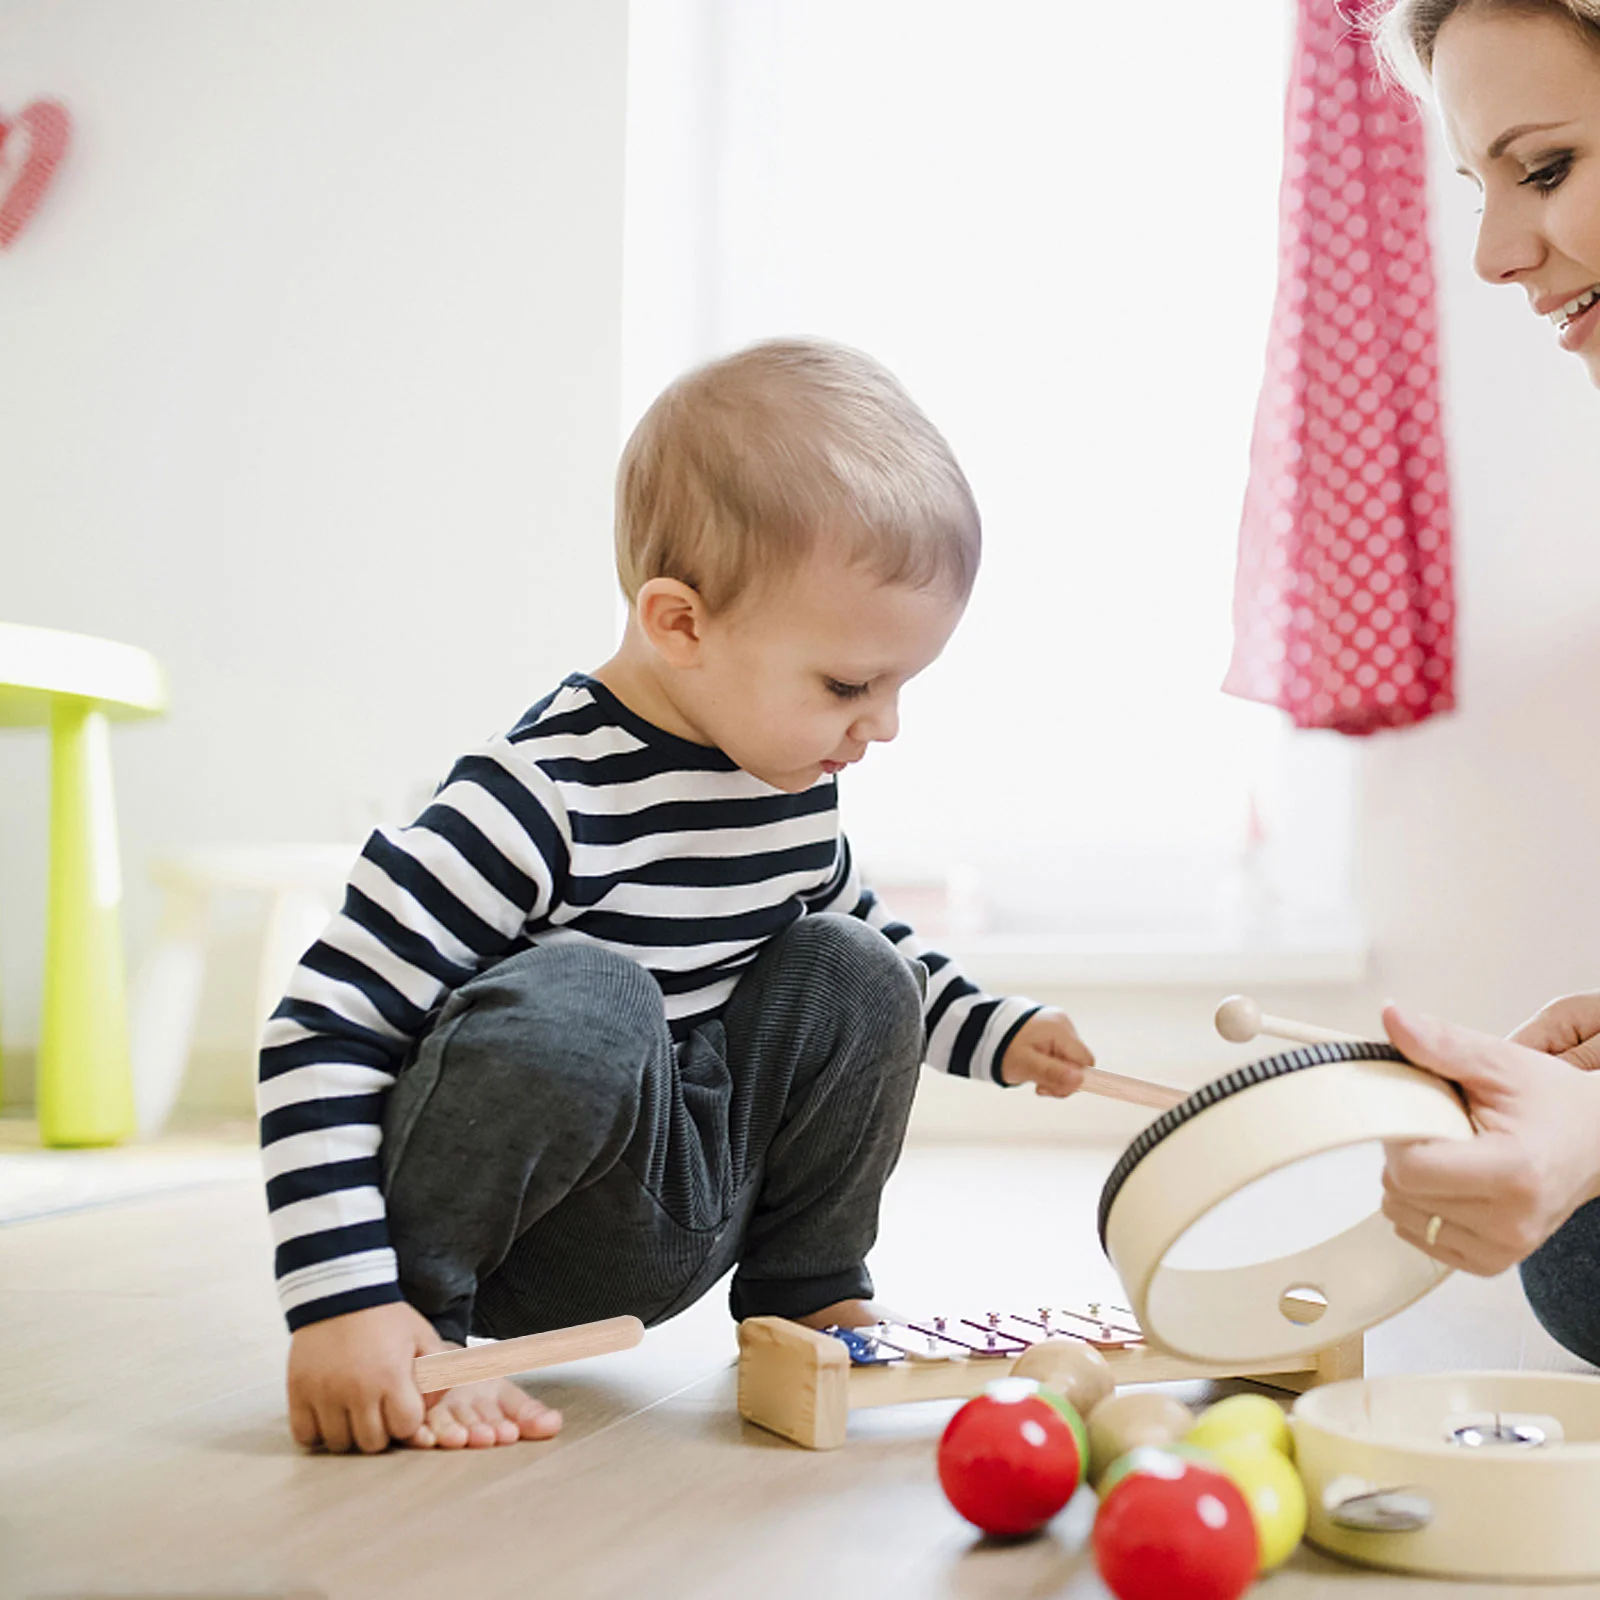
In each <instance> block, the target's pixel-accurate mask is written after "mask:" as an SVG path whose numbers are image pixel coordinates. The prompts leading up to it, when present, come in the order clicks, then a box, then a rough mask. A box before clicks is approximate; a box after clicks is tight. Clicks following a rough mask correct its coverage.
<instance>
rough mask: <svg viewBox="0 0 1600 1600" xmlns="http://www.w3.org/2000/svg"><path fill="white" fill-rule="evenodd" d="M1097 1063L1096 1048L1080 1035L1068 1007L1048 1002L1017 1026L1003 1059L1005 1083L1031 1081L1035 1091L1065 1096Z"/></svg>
mask: <svg viewBox="0 0 1600 1600" xmlns="http://www.w3.org/2000/svg"><path fill="white" fill-rule="evenodd" d="M1093 1065H1094V1051H1092V1050H1091V1049H1090V1048H1089V1047H1088V1045H1086V1044H1085V1043H1084V1042H1083V1040H1082V1039H1080V1038H1079V1037H1078V1030H1077V1029H1076V1028H1075V1027H1073V1025H1072V1018H1071V1017H1069V1016H1068V1015H1067V1014H1066V1012H1065V1011H1057V1010H1056V1009H1055V1007H1053V1006H1046V1007H1045V1009H1044V1010H1043V1011H1036V1012H1034V1014H1033V1015H1032V1016H1031V1017H1029V1018H1028V1020H1027V1021H1026V1022H1025V1023H1023V1025H1022V1026H1021V1027H1020V1028H1018V1029H1017V1031H1016V1033H1015V1034H1014V1035H1013V1036H1012V1039H1011V1043H1010V1044H1008V1045H1007V1046H1006V1053H1005V1055H1004V1056H1002V1057H1001V1060H1000V1077H1001V1079H1002V1080H1003V1081H1004V1082H1006V1083H1031V1084H1032V1085H1033V1092H1034V1093H1035V1094H1047V1095H1051V1096H1053V1097H1054V1098H1055V1099H1058V1100H1060V1099H1064V1098H1065V1097H1066V1096H1067V1095H1069V1094H1074V1093H1076V1092H1077V1090H1079V1089H1081V1088H1082V1087H1083V1072H1084V1068H1085V1067H1092V1066H1093Z"/></svg>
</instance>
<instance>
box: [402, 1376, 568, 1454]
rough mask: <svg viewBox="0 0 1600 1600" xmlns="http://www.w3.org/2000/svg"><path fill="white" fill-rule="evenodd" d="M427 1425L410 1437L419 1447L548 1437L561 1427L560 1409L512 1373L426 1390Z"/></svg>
mask: <svg viewBox="0 0 1600 1600" xmlns="http://www.w3.org/2000/svg"><path fill="white" fill-rule="evenodd" d="M423 1401H424V1403H425V1404H426V1406H427V1408H428V1411H427V1415H426V1416H425V1417H424V1418H423V1422H422V1426H421V1427H420V1428H418V1429H417V1431H416V1432H415V1433H414V1434H412V1435H411V1437H410V1438H409V1439H407V1440H406V1441H405V1442H406V1443H407V1444H408V1445H410V1446H411V1447H412V1449H414V1450H432V1449H435V1448H437V1449H440V1450H461V1449H465V1448H468V1447H471V1448H474V1449H485V1448H487V1447H488V1446H490V1445H496V1444H515V1443H516V1442H517V1441H518V1440H519V1439H549V1438H552V1437H553V1436H554V1435H555V1434H557V1433H559V1432H560V1431H561V1413H560V1412H559V1411H552V1410H551V1408H550V1407H549V1406H547V1405H542V1404H541V1403H540V1402H539V1401H537V1400H535V1399H534V1398H533V1396H532V1395H531V1394H527V1393H525V1392H524V1391H523V1390H521V1389H519V1388H518V1387H517V1386H516V1384H514V1383H513V1382H512V1381H511V1380H510V1379H509V1378H486V1379H484V1381H483V1382H481V1383H461V1384H457V1385H456V1387H455V1388H454V1389H445V1390H443V1391H441V1392H440V1393H438V1394H430V1395H424V1396H423Z"/></svg>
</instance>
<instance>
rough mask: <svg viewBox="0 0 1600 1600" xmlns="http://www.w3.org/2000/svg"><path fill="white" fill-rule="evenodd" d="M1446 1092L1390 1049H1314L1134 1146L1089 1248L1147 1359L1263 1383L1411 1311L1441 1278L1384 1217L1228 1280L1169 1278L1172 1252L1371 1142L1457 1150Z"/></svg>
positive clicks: (1240, 1078)
mask: <svg viewBox="0 0 1600 1600" xmlns="http://www.w3.org/2000/svg"><path fill="white" fill-rule="evenodd" d="M1472 1134H1473V1128H1472V1123H1471V1121H1470V1120H1469V1118H1468V1116H1467V1113H1466V1110H1465V1108H1464V1107H1463V1104H1462V1101H1461V1098H1460V1095H1459V1093H1458V1092H1457V1091H1456V1089H1455V1088H1454V1087H1453V1086H1452V1085H1450V1084H1447V1083H1445V1082H1444V1081H1443V1080H1442V1079H1440V1078H1437V1077H1435V1076H1434V1075H1433V1074H1432V1073H1429V1072H1425V1071H1423V1070H1422V1069H1421V1068H1419V1067H1414V1066H1411V1065H1410V1064H1409V1063H1407V1062H1406V1060H1405V1058H1404V1057H1403V1056H1402V1055H1401V1054H1400V1053H1399V1051H1397V1050H1396V1049H1394V1047H1393V1046H1392V1045H1389V1044H1379V1043H1372V1042H1368V1041H1365V1040H1353V1041H1348V1042H1345V1041H1337V1042H1331V1043H1326V1044H1316V1045H1309V1046H1307V1047H1305V1048H1303V1049H1299V1050H1292V1051H1287V1052H1285V1053H1283V1054H1280V1055H1274V1056H1268V1057H1266V1058H1265V1059H1263V1060H1261V1061H1256V1062H1252V1063H1251V1064H1250V1065H1249V1066H1246V1067H1241V1068H1239V1069H1238V1070H1237V1071H1235V1072H1230V1073H1227V1074H1225V1075H1224V1076H1222V1077H1220V1078H1217V1079H1215V1080H1214V1081H1213V1082H1211V1083H1208V1084H1206V1085H1205V1086H1204V1087H1202V1088H1201V1089H1199V1090H1197V1091H1196V1092H1195V1093H1194V1094H1192V1095H1190V1096H1189V1097H1188V1098H1187V1099H1185V1100H1183V1101H1182V1102H1181V1103H1179V1104H1178V1105H1176V1106H1174V1107H1173V1108H1172V1109H1171V1110H1169V1111H1167V1112H1165V1113H1164V1114H1163V1115H1161V1116H1159V1117H1157V1118H1156V1119H1155V1121H1154V1122H1152V1123H1151V1124H1150V1125H1149V1126H1148V1127H1147V1128H1145V1129H1144V1131H1143V1132H1142V1133H1140V1134H1139V1135H1138V1136H1137V1137H1136V1138H1135V1139H1134V1140H1133V1142H1132V1143H1131V1144H1130V1145H1129V1146H1128V1148H1127V1149H1126V1150H1125V1151H1124V1152H1123V1155H1122V1158H1121V1159H1120V1160H1119V1161H1118V1162H1117V1164H1116V1166H1115V1167H1114V1168H1113V1169H1112V1172H1111V1175H1110V1177H1109V1178H1108V1179H1107V1180H1106V1185H1105V1188H1104V1190H1103V1191H1102V1193H1101V1197H1100V1241H1101V1243H1102V1244H1103V1245H1104V1247H1105V1250H1106V1254H1107V1255H1108V1256H1109V1257H1110V1259H1111V1262H1112V1265H1113V1266H1115V1268H1116V1270H1117V1274H1118V1276H1119V1277H1120V1278H1121V1280H1122V1283H1123V1286H1124V1288H1125V1290H1126V1292H1127V1294H1128V1296H1129V1304H1130V1306H1131V1307H1132V1309H1133V1312H1134V1314H1135V1316H1136V1317H1137V1318H1138V1321H1139V1325H1140V1327H1141V1328H1142V1329H1143V1331H1144V1336H1145V1339H1146V1341H1147V1342H1148V1343H1149V1344H1150V1346H1151V1347H1152V1348H1154V1349H1159V1350H1164V1351H1166V1352H1168V1353H1170V1354H1172V1355H1175V1356H1180V1357H1183V1358H1184V1359H1186V1360H1189V1361H1197V1362H1236V1363H1249V1364H1252V1365H1255V1366H1256V1367H1257V1368H1258V1369H1263V1370H1264V1369H1266V1368H1268V1367H1270V1366H1271V1364H1272V1363H1274V1362H1279V1361H1282V1362H1292V1361H1297V1360H1299V1359H1302V1358H1304V1357H1305V1356H1306V1355H1307V1354H1309V1353H1310V1352H1312V1351H1315V1350H1318V1349H1321V1348H1322V1347H1324V1346H1326V1345H1331V1344H1336V1343H1338V1342H1340V1341H1342V1340H1345V1339H1348V1338H1350V1337H1351V1336H1352V1335H1355V1334H1359V1333H1361V1332H1362V1331H1364V1330H1365V1329H1367V1328H1370V1327H1372V1326H1373V1325H1374V1324H1375V1323H1378V1322H1381V1321H1383V1320H1384V1318H1386V1317H1389V1316H1392V1315H1393V1314H1394V1313H1395V1312H1397V1311H1400V1310H1403V1309H1404V1308H1405V1307H1406V1306H1408V1305H1410V1304H1411V1303H1412V1302H1413V1301H1415V1300H1418V1299H1420V1298H1421V1297H1422V1296H1423V1295H1425V1294H1426V1293H1427V1292H1428V1291H1429V1290H1430V1289H1432V1288H1434V1287H1435V1285H1437V1284H1438V1283H1439V1282H1440V1281H1441V1280H1442V1279H1444V1278H1445V1277H1447V1276H1448V1275H1449V1270H1450V1269H1449V1268H1447V1267H1444V1266H1442V1265H1440V1264H1439V1263H1438V1262H1436V1261H1434V1260H1433V1259H1432V1258H1431V1257H1430V1256H1427V1255H1425V1254H1423V1252H1422V1251H1420V1250H1418V1249H1415V1248H1414V1247H1413V1246H1411V1245H1409V1244H1407V1243H1405V1242H1404V1241H1403V1240H1402V1239H1400V1238H1399V1236H1398V1235H1397V1234H1396V1233H1395V1232H1394V1229H1393V1227H1392V1225H1391V1224H1390V1223H1389V1221H1388V1220H1387V1219H1386V1218H1385V1217H1384V1216H1383V1215H1382V1213H1381V1212H1378V1211H1374V1212H1373V1213H1372V1215H1370V1216H1369V1217H1367V1218H1365V1219H1364V1220H1363V1221H1361V1222H1360V1223H1358V1224H1356V1226H1355V1227H1353V1228H1350V1229H1347V1230H1346V1231H1345V1232H1344V1233H1341V1234H1338V1235H1337V1236H1335V1237H1334V1238H1331V1239H1327V1240H1325V1241H1322V1242H1321V1243H1318V1244H1316V1245H1314V1246H1312V1247H1311V1248H1309V1249H1306V1250H1303V1251H1300V1252H1298V1253H1296V1254H1293V1255H1288V1256H1283V1257H1280V1258H1278V1259H1276V1260H1271V1261H1261V1262H1253V1263H1250V1264H1248V1265H1242V1266H1238V1267H1230V1268H1223V1269H1208V1270H1195V1269H1189V1268H1180V1267H1170V1266H1167V1265H1166V1258H1167V1257H1168V1255H1169V1254H1171V1252H1172V1250H1173V1247H1174V1246H1175V1245H1176V1244H1177V1243H1178V1242H1179V1240H1180V1239H1182V1237H1183V1236H1184V1235H1185V1234H1186V1233H1187V1232H1188V1231H1189V1230H1190V1229H1191V1228H1192V1227H1194V1226H1195V1224H1197V1223H1198V1222H1199V1221H1200V1220H1201V1219H1202V1218H1203V1217H1205V1216H1206V1215H1207V1214H1208V1213H1210V1212H1212V1211H1214V1210H1215V1209H1216V1208H1217V1207H1218V1206H1220V1205H1221V1204H1222V1203H1223V1201H1225V1200H1227V1199H1228V1198H1230V1197H1231V1196H1233V1195H1235V1194H1237V1193H1239V1192H1240V1191H1241V1190H1243V1189H1245V1188H1248V1187H1249V1186H1250V1185H1251V1184H1253V1183H1255V1182H1258V1181H1259V1180H1260V1179H1262V1178H1265V1177H1267V1176H1269V1175H1271V1174H1272V1173H1275V1172H1279V1171H1282V1170H1283V1169H1284V1168H1287V1167H1290V1166H1292V1165H1294V1164H1295V1163H1297V1162H1300V1161H1305V1160H1308V1159H1310V1158H1311V1157H1313V1156H1318V1155H1324V1154H1327V1153H1328V1152H1330V1151H1334V1150H1338V1149H1343V1148H1348V1147H1350V1146H1354V1145H1359V1144H1365V1143H1369V1142H1371V1141H1376V1140H1406V1139H1464V1138H1470V1137H1472Z"/></svg>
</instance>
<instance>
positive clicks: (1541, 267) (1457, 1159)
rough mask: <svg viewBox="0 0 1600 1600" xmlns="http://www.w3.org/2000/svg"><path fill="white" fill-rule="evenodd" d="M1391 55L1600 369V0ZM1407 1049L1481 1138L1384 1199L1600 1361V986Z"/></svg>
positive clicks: (1489, 272)
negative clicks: (1505, 1023) (1459, 1091)
mask: <svg viewBox="0 0 1600 1600" xmlns="http://www.w3.org/2000/svg"><path fill="white" fill-rule="evenodd" d="M1382 10H1383V16H1382V20H1381V22H1380V23H1379V25H1378V40H1379V47H1380V52H1381V53H1382V54H1383V55H1384V57H1385V58H1386V60H1387V61H1388V62H1389V64H1390V65H1391V66H1392V67H1394V69H1395V70H1396V71H1397V73H1398V74H1399V75H1400V76H1401V77H1403V78H1405V79H1406V80H1407V81H1409V82H1411V83H1412V84H1413V85H1419V84H1420V83H1423V82H1425V83H1426V84H1427V85H1429V86H1431V90H1432V95H1433V99H1434V100H1435V102H1436V104H1437V107H1438V111H1439V115H1440V119H1441V121H1442V123H1443V125H1444V135H1445V140H1446V143H1447V145H1448V147H1449V150H1450V153H1451V155H1452V156H1453V158H1454V160H1455V162H1456V165H1457V166H1458V168H1459V169H1460V171H1461V172H1462V174H1463V175H1464V176H1465V177H1467V178H1468V179H1470V180H1471V181H1472V182H1473V183H1474V184H1476V185H1477V186H1478V188H1479V189H1480V191H1481V192H1482V196H1483V212H1482V215H1483V221H1482V223H1481V225H1480V227H1479V232H1478V247H1477V252H1476V257H1475V263H1474V264H1475V266H1476V268H1477V271H1478V274H1479V276H1480V277H1482V278H1484V279H1486V280H1487V281H1488V282H1490V283H1503V284H1512V285H1515V286H1517V287H1518V288H1520V289H1522V290H1523V292H1524V293H1525V294H1526V295H1527V297H1528V303H1529V306H1530V308H1531V309H1532V311H1533V312H1534V314H1535V315H1537V316H1541V317H1545V318H1548V319H1549V321H1550V322H1551V323H1552V325H1553V326H1554V328H1555V330H1556V337H1557V339H1558V340H1559V341H1560V343H1561V345H1562V348H1563V349H1566V350H1570V351H1571V352H1572V353H1573V354H1574V355H1576V356H1577V357H1578V359H1579V360H1581V361H1583V362H1584V363H1585V365H1586V366H1587V367H1588V369H1589V374H1590V377H1591V379H1592V380H1593V381H1594V382H1595V383H1596V384H1597V385H1600V331H1597V329H1600V0H1398V3H1396V4H1393V5H1391V6H1385V7H1383V8H1382ZM1384 1025H1385V1026H1386V1027H1387V1029H1388V1030H1389V1037H1390V1038H1391V1039H1392V1040H1393V1041H1394V1043H1395V1044H1396V1045H1398V1046H1399V1048H1400V1049H1401V1050H1403V1051H1404V1052H1405V1054H1406V1055H1407V1056H1408V1057H1410V1059H1411V1060H1413V1061H1415V1062H1417V1063H1418V1064H1419V1065H1420V1066H1424V1067H1427V1068H1429V1069H1430V1070H1432V1071H1434V1072H1436V1073H1438V1074H1439V1075H1440V1076H1441V1077H1445V1078H1450V1079H1452V1080H1454V1081H1455V1082H1457V1083H1459V1084H1460V1085H1461V1086H1462V1088H1463V1089H1464V1090H1465V1091H1466V1094H1467V1097H1468V1100H1469V1101H1470V1103H1471V1107H1472V1112H1473V1116H1474V1119H1475V1120H1476V1122H1477V1124H1478V1126H1479V1128H1480V1129H1481V1130H1482V1132H1481V1136H1480V1137H1478V1138H1476V1139H1472V1140H1470V1141H1464V1142H1461V1141H1434V1142H1426V1143H1419V1144H1412V1145H1408V1146H1396V1147H1393V1148H1392V1149H1391V1150H1390V1152H1389V1159H1388V1166H1387V1170H1386V1172H1385V1176H1384V1188H1385V1201H1384V1212H1385V1214H1386V1215H1387V1216H1388V1217H1389V1218H1390V1219H1391V1220H1392V1221H1393V1222H1394V1224H1395V1227H1396V1229H1397V1231H1398V1232H1399V1234H1400V1235H1401V1237H1402V1238H1404V1239H1407V1240H1409V1241H1410V1242H1411V1243H1413V1244H1415V1245H1416V1246H1417V1247H1418V1248H1419V1249H1422V1250H1426V1251H1427V1253H1428V1254H1429V1255H1431V1256H1434V1257H1436V1258H1437V1259H1438V1260H1440V1261H1442V1262H1445V1263H1446V1264H1448V1265H1449V1266H1452V1267H1460V1268H1463V1269H1465V1270H1466V1271H1468V1272H1476V1273H1481V1274H1485V1275H1487V1274H1491V1273H1496V1272H1501V1271H1504V1270H1505V1269H1506V1268H1508V1267H1510V1266H1513V1265H1515V1264H1517V1263H1519V1262H1520V1263H1521V1268H1522V1281H1523V1284H1524V1286H1525V1288H1526V1289H1527V1293H1528V1299H1529V1301H1530V1303H1531V1304H1532V1306H1533V1309H1534V1311H1535V1313H1536V1314H1537V1315H1538V1317H1539V1320H1540V1321H1541V1322H1542V1323H1543V1324H1544V1325H1545V1327H1546V1328H1547V1329H1548V1330H1549V1331H1550V1333H1551V1334H1552V1335H1553V1336H1554V1337H1555V1338H1556V1339H1558V1340H1559V1341H1560V1342H1561V1343H1562V1344H1563V1345H1565V1346H1566V1347H1567V1348H1568V1349H1569V1350H1572V1351H1573V1352H1574V1353H1576V1354H1577V1355H1580V1356H1582V1357H1583V1358H1584V1359H1585V1360H1587V1361H1590V1362H1593V1363H1596V1364H1600V1072H1595V1071H1594V1070H1593V1069H1594V1068H1595V1067H1597V1066H1600V994H1586V995H1573V996H1569V997H1568V998H1566V999H1562V1000H1557V1001H1555V1002H1553V1003H1552V1004H1551V1005H1549V1006H1547V1007H1546V1008H1545V1009H1544V1010H1543V1011H1541V1012H1540V1013H1539V1015H1538V1016H1536V1017H1534V1018H1533V1020H1532V1021H1531V1022H1528V1023H1526V1024H1525V1025H1524V1026H1523V1027H1522V1028H1520V1029H1518V1031H1517V1032H1516V1033H1515V1034H1513V1035H1512V1036H1511V1038H1510V1039H1509V1040H1501V1039H1494V1038H1490V1037H1488V1036H1487V1035H1484V1034H1477V1033H1472V1032H1469V1031H1468V1030H1466V1029H1464V1028H1454V1027H1450V1026H1448V1025H1446V1024H1444V1023H1440V1022H1437V1021H1435V1020H1433V1019H1431V1018H1422V1017H1415V1016H1408V1015H1405V1014H1402V1013H1401V1012H1400V1011H1398V1010H1397V1009H1396V1008H1395V1007H1393V1006H1391V1007H1389V1008H1388V1009H1386V1010H1385V1012H1384Z"/></svg>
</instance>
